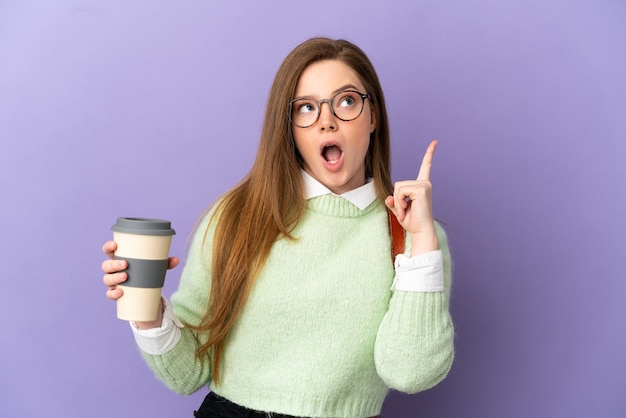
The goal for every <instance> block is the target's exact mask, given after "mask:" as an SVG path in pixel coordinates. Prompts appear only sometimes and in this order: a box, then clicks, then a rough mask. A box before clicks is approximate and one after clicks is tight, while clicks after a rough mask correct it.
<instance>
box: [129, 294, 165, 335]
mask: <svg viewBox="0 0 626 418" xmlns="http://www.w3.org/2000/svg"><path fill="white" fill-rule="evenodd" d="M163 310H164V306H163V300H162V299H161V304H160V305H159V312H158V315H157V319H156V320H154V321H135V326H136V327H137V329H140V330H145V329H152V328H161V326H162V325H163Z"/></svg>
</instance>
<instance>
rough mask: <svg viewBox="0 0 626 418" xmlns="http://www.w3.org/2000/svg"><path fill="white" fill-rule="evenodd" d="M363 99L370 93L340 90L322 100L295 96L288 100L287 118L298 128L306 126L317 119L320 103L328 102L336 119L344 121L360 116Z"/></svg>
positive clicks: (368, 96) (367, 97) (363, 103)
mask: <svg viewBox="0 0 626 418" xmlns="http://www.w3.org/2000/svg"><path fill="white" fill-rule="evenodd" d="M365 99H370V100H371V98H370V95H369V94H363V93H360V92H358V91H356V90H344V91H340V92H339V93H337V94H335V95H334V96H333V97H331V98H330V99H323V100H315V99H313V98H312V97H297V98H295V99H293V100H292V101H291V102H289V105H290V106H291V111H290V112H289V119H290V120H291V122H292V123H293V124H294V125H296V126H297V127H299V128H308V127H309V126H312V125H314V124H315V122H317V120H318V119H319V117H320V111H321V110H320V109H321V106H322V103H328V107H330V111H331V112H333V115H335V116H336V117H337V118H338V119H340V120H343V121H345V122H347V121H351V120H354V119H356V118H358V117H359V116H361V113H362V112H363V107H364V105H365Z"/></svg>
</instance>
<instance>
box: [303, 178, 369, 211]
mask: <svg viewBox="0 0 626 418" xmlns="http://www.w3.org/2000/svg"><path fill="white" fill-rule="evenodd" d="M300 171H301V173H302V180H304V190H305V192H306V198H307V200H308V199H313V198H314V197H318V196H323V195H325V194H331V195H333V196H340V197H343V198H344V199H346V200H348V201H349V202H350V203H352V204H353V205H354V206H356V207H357V208H359V209H361V210H365V208H367V207H368V206H369V205H371V204H372V202H373V201H374V200H376V190H375V189H374V182H373V181H372V179H371V178H369V179H367V183H365V184H364V185H363V186H361V187H357V188H356V189H353V190H350V191H348V192H345V193H342V194H335V193H333V192H332V191H330V189H328V187H326V186H324V185H323V184H322V183H320V182H319V181H317V180H316V179H314V178H313V177H312V176H311V175H310V174H309V173H307V172H306V171H304V170H300Z"/></svg>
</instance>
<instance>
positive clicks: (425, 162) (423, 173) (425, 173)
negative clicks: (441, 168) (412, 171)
mask: <svg viewBox="0 0 626 418" xmlns="http://www.w3.org/2000/svg"><path fill="white" fill-rule="evenodd" d="M437 143H438V141H437V140H436V139H433V140H432V141H431V143H430V144H429V145H428V148H427V149H426V154H424V158H422V165H421V166H420V171H419V173H418V174H417V180H430V167H432V165H433V155H435V149H436V148H437Z"/></svg>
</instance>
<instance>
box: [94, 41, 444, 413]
mask: <svg viewBox="0 0 626 418" xmlns="http://www.w3.org/2000/svg"><path fill="white" fill-rule="evenodd" d="M436 145H437V142H436V141H433V142H432V143H431V144H430V145H429V147H428V149H427V151H426V153H425V155H424V157H423V160H422V164H421V167H420V169H419V175H418V177H417V179H416V180H409V181H402V182H398V183H396V184H395V187H394V186H392V184H391V180H390V161H389V160H390V150H389V128H388V124H387V114H386V109H385V101H384V97H383V93H382V90H381V87H380V83H379V81H378V77H377V75H376V73H375V71H374V68H373V66H372V64H371V62H370V61H369V59H368V58H367V56H366V55H365V54H364V53H363V52H362V51H361V50H360V49H359V48H358V47H357V46H355V45H354V44H352V43H350V42H347V41H345V40H331V39H326V38H314V39H310V40H308V41H306V42H304V43H302V44H300V45H299V46H297V47H296V48H295V49H294V50H293V51H292V52H291V53H290V54H289V55H288V56H287V58H286V59H285V61H284V62H283V63H282V65H281V67H280V68H279V70H278V73H277V74H276V77H275V80H274V83H273V85H272V88H271V91H270V94H269V100H268V103H267V110H266V114H265V121H264V125H263V131H262V134H261V139H260V144H259V148H258V153H257V158H256V161H255V162H254V165H253V167H252V169H251V170H250V172H249V173H248V175H247V176H246V177H245V178H244V179H243V181H242V182H241V183H240V184H239V185H237V186H236V187H234V188H233V189H232V190H230V191H229V192H227V193H226V194H225V195H224V196H223V197H222V198H220V199H219V200H218V201H217V202H216V203H215V204H214V205H213V206H212V207H211V208H209V210H208V211H207V213H206V214H205V215H204V216H203V217H202V218H201V222H200V223H199V226H198V227H197V230H196V233H195V235H194V238H193V241H192V244H191V247H190V252H189V255H188V258H187V262H186V265H185V268H184V271H183V273H182V277H181V281H180V285H179V289H178V290H177V291H176V292H175V293H174V294H173V295H172V297H171V303H170V302H169V301H167V300H166V299H165V298H163V302H162V304H163V309H162V314H161V315H160V316H159V318H158V320H157V321H156V322H153V323H131V327H132V329H133V332H134V335H135V339H136V341H137V344H138V345H139V347H140V348H141V351H142V354H143V356H144V358H145V360H146V362H147V364H148V365H149V366H150V367H151V368H152V370H153V371H154V372H155V374H156V375H157V376H158V377H159V378H160V379H161V380H162V381H163V382H164V383H165V384H166V385H167V386H168V387H170V388H171V389H172V390H174V391H176V392H179V393H184V394H190V393H192V392H195V391H196V390H198V389H199V388H201V387H203V386H204V385H206V384H207V383H208V386H209V388H210V390H211V393H209V395H208V396H207V398H206V399H205V401H204V402H203V404H202V406H201V408H200V410H199V411H197V413H196V414H197V416H199V417H219V416H227V417H240V416H241V417H265V416H268V417H269V416H272V417H354V418H356V417H361V418H362V417H373V416H377V415H378V414H380V410H381V407H382V404H383V401H384V399H385V396H386V394H387V392H388V391H389V389H390V388H391V389H395V390H399V391H403V392H408V393H414V392H418V391H422V390H425V389H428V388H430V387H432V386H434V385H436V384H437V383H438V382H440V381H441V380H442V379H443V378H444V377H445V376H446V374H447V373H448V371H449V369H450V367H451V364H452V359H453V356H454V348H453V335H454V331H453V326H452V322H451V318H450V314H449V309H448V306H449V295H450V280H451V269H450V267H451V260H450V255H449V251H448V246H447V241H446V236H445V233H444V232H443V230H442V229H441V228H440V226H439V225H438V224H437V223H436V222H435V221H434V218H433V214H432V205H431V184H430V181H429V178H430V168H431V163H432V159H433V154H434V152H435V147H436ZM397 223H399V224H400V225H401V226H402V228H400V231H401V232H404V233H405V236H406V239H405V238H403V237H401V239H400V241H401V244H402V245H405V247H406V251H405V252H404V253H403V254H399V255H398V256H397V257H396V258H395V266H394V262H393V259H392V256H391V254H392V253H391V250H392V236H390V226H394V225H397ZM391 230H394V229H393V228H392V229H391ZM391 235H393V236H396V237H397V235H396V234H395V233H394V234H391ZM115 249H116V245H115V243H114V242H112V241H109V242H107V243H106V244H105V245H104V252H105V253H106V254H107V255H108V256H109V257H111V256H112V254H113V251H115ZM177 264H178V259H177V258H175V257H172V258H171V259H170V268H173V267H175V266H176V265H177ZM394 267H395V272H394ZM125 268H126V265H125V262H124V261H121V262H120V261H115V260H107V261H105V262H104V263H103V265H102V269H103V271H104V272H105V276H104V283H105V285H106V286H108V290H107V297H108V298H110V299H113V300H115V299H117V298H119V297H120V296H121V295H122V290H121V289H119V288H117V285H118V284H120V283H122V282H123V281H124V280H126V273H124V271H123V270H124V269H125Z"/></svg>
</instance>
